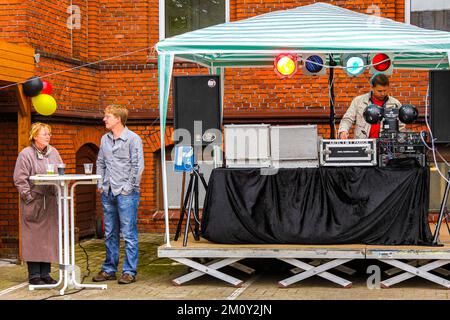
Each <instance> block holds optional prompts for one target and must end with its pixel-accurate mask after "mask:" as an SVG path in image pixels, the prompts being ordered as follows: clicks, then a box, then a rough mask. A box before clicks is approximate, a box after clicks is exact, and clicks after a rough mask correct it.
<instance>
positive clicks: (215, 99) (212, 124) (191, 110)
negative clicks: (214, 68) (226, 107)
mask: <svg viewBox="0 0 450 320" xmlns="http://www.w3.org/2000/svg"><path fill="white" fill-rule="evenodd" d="M173 106H174V108H173V110H174V128H175V132H174V140H175V142H176V143H177V144H181V145H191V146H194V145H196V146H200V145H202V146H206V145H208V144H211V143H213V142H215V143H221V131H220V126H221V110H220V77H219V76H218V75H196V76H175V77H173ZM219 140H220V142H219Z"/></svg>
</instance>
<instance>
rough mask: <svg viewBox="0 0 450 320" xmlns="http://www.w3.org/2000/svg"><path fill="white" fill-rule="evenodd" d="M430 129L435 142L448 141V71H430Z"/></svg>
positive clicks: (449, 137)
mask: <svg viewBox="0 0 450 320" xmlns="http://www.w3.org/2000/svg"><path fill="white" fill-rule="evenodd" d="M430 105H431V106H430V109H431V121H430V122H431V130H432V131H433V137H434V138H435V139H436V142H443V143H449V142H450V125H449V124H450V71H447V70H433V71H430Z"/></svg>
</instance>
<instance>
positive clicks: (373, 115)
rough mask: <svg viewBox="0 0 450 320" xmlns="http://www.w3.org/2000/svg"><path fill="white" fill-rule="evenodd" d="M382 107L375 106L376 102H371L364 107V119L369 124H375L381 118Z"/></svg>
mask: <svg viewBox="0 0 450 320" xmlns="http://www.w3.org/2000/svg"><path fill="white" fill-rule="evenodd" d="M383 115H384V109H383V108H381V107H379V106H377V105H376V104H371V105H369V106H367V107H366V108H365V109H364V112H363V116H364V120H366V122H367V123H370V124H376V123H378V122H380V121H381V120H383Z"/></svg>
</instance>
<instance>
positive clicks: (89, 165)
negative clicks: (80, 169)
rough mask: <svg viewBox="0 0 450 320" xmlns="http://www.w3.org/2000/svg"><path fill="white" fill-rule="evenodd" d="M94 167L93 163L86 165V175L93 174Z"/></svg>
mask: <svg viewBox="0 0 450 320" xmlns="http://www.w3.org/2000/svg"><path fill="white" fill-rule="evenodd" d="M93 167H94V164H93V163H85V164H84V174H92V168H93Z"/></svg>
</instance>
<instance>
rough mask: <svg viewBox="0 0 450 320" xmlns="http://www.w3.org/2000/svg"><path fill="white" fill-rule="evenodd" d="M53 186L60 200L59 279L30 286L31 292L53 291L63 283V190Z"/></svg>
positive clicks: (58, 186)
mask: <svg viewBox="0 0 450 320" xmlns="http://www.w3.org/2000/svg"><path fill="white" fill-rule="evenodd" d="M52 185H54V186H55V187H56V190H57V194H58V195H57V199H58V255H59V259H58V260H59V261H58V262H59V265H58V269H59V279H58V282H57V283H55V284H44V285H29V286H28V289H29V290H30V291H33V290H34V289H53V288H56V287H59V286H60V285H61V283H62V281H63V271H62V269H61V268H59V266H60V265H61V264H63V252H62V243H63V241H62V237H63V234H62V208H61V200H62V197H61V188H60V185H59V183H53V184H52Z"/></svg>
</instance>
